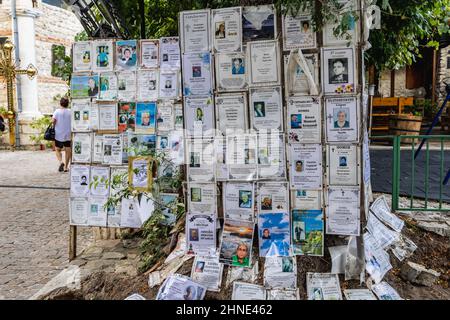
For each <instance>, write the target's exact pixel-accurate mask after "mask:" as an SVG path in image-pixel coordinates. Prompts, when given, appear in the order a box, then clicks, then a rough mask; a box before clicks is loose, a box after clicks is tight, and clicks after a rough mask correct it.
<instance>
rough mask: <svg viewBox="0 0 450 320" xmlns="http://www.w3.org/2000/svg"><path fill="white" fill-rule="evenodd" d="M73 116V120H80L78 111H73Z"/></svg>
mask: <svg viewBox="0 0 450 320" xmlns="http://www.w3.org/2000/svg"><path fill="white" fill-rule="evenodd" d="M73 118H74V120H75V121H79V120H80V111H75V112H74V113H73Z"/></svg>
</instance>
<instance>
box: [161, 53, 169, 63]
mask: <svg viewBox="0 0 450 320" xmlns="http://www.w3.org/2000/svg"><path fill="white" fill-rule="evenodd" d="M162 61H164V62H166V61H169V55H168V54H167V53H163V55H162Z"/></svg>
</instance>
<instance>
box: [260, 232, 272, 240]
mask: <svg viewBox="0 0 450 320" xmlns="http://www.w3.org/2000/svg"><path fill="white" fill-rule="evenodd" d="M261 238H263V239H264V240H270V239H271V238H272V237H271V236H270V230H269V229H264V230H263V232H262V237H261Z"/></svg>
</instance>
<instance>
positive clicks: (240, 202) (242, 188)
mask: <svg viewBox="0 0 450 320" xmlns="http://www.w3.org/2000/svg"><path fill="white" fill-rule="evenodd" d="M223 206H224V208H223V209H224V210H223V212H224V218H225V219H231V220H245V221H253V215H254V209H255V187H254V184H253V183H251V182H249V183H232V182H228V183H224V185H223Z"/></svg>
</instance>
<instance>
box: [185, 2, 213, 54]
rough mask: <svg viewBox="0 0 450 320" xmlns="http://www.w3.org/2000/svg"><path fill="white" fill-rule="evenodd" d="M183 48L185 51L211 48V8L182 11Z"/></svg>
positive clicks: (199, 50)
mask: <svg viewBox="0 0 450 320" xmlns="http://www.w3.org/2000/svg"><path fill="white" fill-rule="evenodd" d="M179 21H180V26H179V28H180V29H179V30H180V34H181V49H182V51H183V53H185V52H201V51H209V50H210V49H211V43H210V39H211V30H210V26H211V25H210V23H211V20H210V10H209V9H206V10H192V11H182V12H180V20H179Z"/></svg>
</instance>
